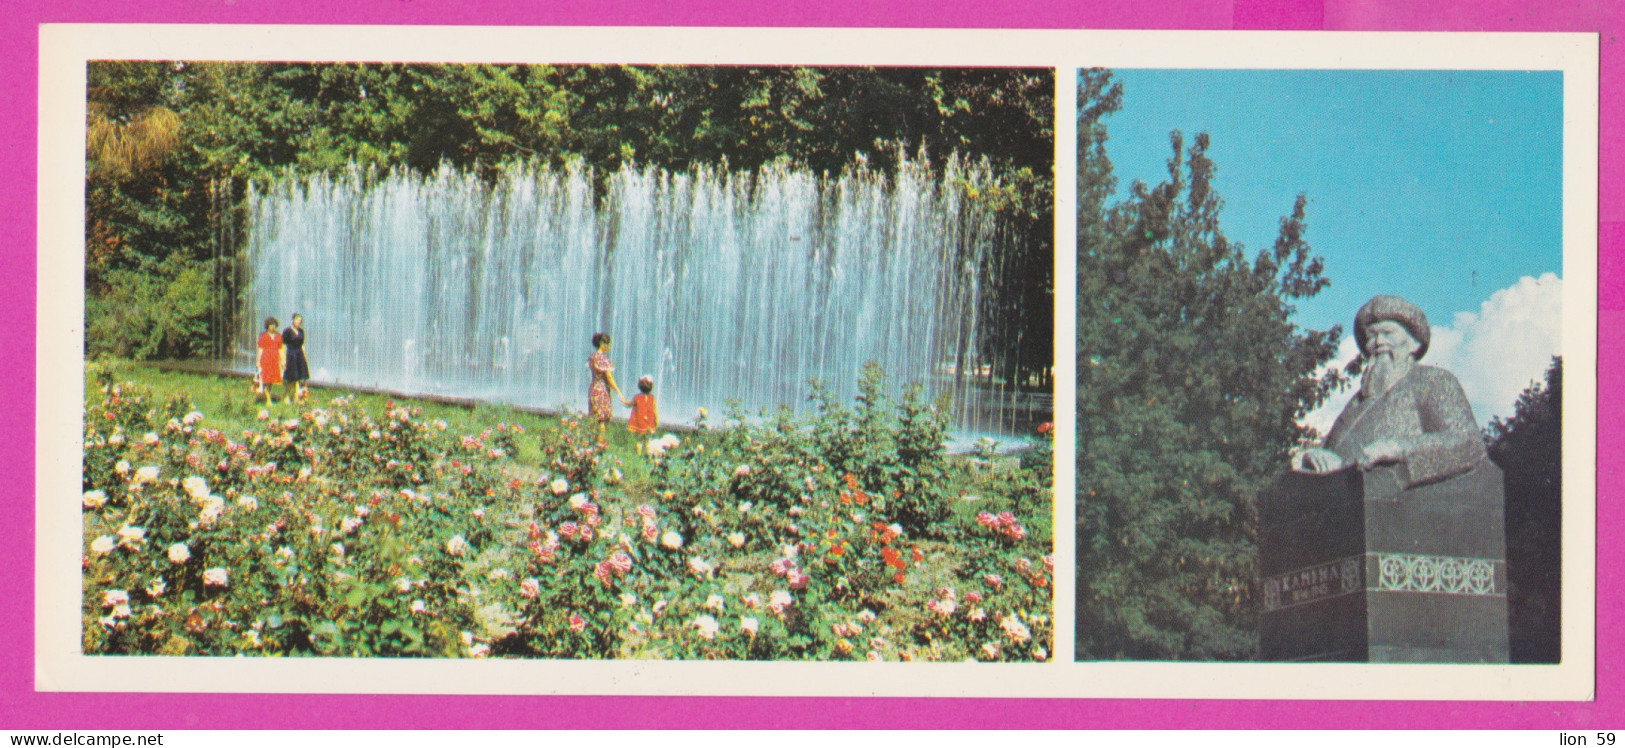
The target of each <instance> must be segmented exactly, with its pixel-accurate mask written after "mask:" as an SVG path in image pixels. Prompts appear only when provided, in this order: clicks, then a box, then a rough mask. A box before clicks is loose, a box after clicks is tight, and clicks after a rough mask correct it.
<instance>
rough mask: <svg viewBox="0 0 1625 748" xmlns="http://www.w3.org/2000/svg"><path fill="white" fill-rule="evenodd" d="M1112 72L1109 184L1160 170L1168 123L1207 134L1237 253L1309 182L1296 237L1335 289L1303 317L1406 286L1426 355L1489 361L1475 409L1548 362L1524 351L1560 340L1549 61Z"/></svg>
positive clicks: (1349, 311) (1262, 238) (1558, 87)
mask: <svg viewBox="0 0 1625 748" xmlns="http://www.w3.org/2000/svg"><path fill="white" fill-rule="evenodd" d="M1114 74H1115V75H1116V77H1117V79H1118V80H1119V81H1121V82H1122V83H1123V88H1124V99H1123V107H1122V109H1121V110H1120V111H1119V112H1117V113H1116V114H1114V115H1112V116H1111V117H1109V118H1108V119H1107V120H1106V125H1107V129H1108V133H1109V140H1108V141H1107V144H1106V148H1107V153H1108V155H1109V156H1110V158H1111V160H1112V164H1113V167H1114V169H1115V171H1116V174H1117V177H1118V180H1119V189H1120V192H1126V191H1127V189H1128V186H1129V184H1131V183H1132V182H1133V180H1135V179H1140V180H1142V181H1145V182H1147V183H1155V182H1157V181H1160V180H1161V179H1163V178H1164V176H1165V174H1166V168H1167V167H1166V162H1167V159H1168V156H1169V153H1170V151H1169V147H1168V133H1169V131H1170V130H1175V129H1178V130H1181V131H1182V132H1184V133H1185V135H1186V142H1187V143H1189V142H1191V140H1192V137H1193V136H1194V135H1195V133H1197V132H1207V133H1208V134H1209V136H1210V137H1211V139H1212V143H1211V146H1210V148H1209V155H1210V157H1211V158H1212V159H1213V160H1214V161H1215V163H1216V164H1217V165H1218V177H1217V182H1216V188H1217V189H1218V191H1219V194H1220V195H1221V196H1222V197H1223V198H1224V200H1225V208H1224V211H1223V212H1222V213H1221V217H1220V221H1221V227H1222V228H1223V230H1224V232H1225V235H1226V236H1227V237H1229V238H1230V239H1231V240H1232V241H1240V242H1242V243H1244V244H1245V245H1246V246H1247V247H1248V248H1249V251H1250V252H1256V251H1257V250H1259V249H1261V248H1264V247H1266V246H1269V245H1270V243H1272V242H1273V241H1274V238H1275V233H1276V228H1277V226H1278V225H1279V222H1280V218H1281V216H1283V215H1285V214H1286V213H1288V212H1290V211H1291V209H1292V202H1293V199H1294V197H1295V196H1296V195H1297V194H1298V193H1299V192H1303V193H1306V194H1307V195H1308V197H1309V205H1308V216H1307V221H1308V224H1309V231H1308V234H1307V239H1308V241H1309V243H1310V244H1311V245H1312V246H1313V247H1314V249H1315V251H1316V253H1317V254H1319V255H1320V256H1322V257H1324V258H1325V260H1326V275H1327V277H1328V278H1330V279H1331V282H1332V285H1331V287H1330V288H1328V289H1327V290H1325V291H1323V292H1322V293H1321V294H1320V295H1318V296H1316V297H1315V298H1313V299H1310V300H1307V301H1303V302H1300V304H1299V310H1298V315H1297V321H1298V323H1299V324H1300V325H1304V326H1306V327H1314V328H1324V327H1327V326H1330V325H1332V324H1342V325H1343V327H1344V330H1345V332H1347V331H1348V328H1349V325H1350V320H1351V319H1352V318H1353V315H1354V312H1355V310H1356V309H1357V308H1358V307H1359V305H1360V304H1361V303H1363V302H1364V301H1365V300H1366V299H1368V298H1370V297H1371V296H1373V295H1375V294H1379V293H1392V294H1398V295H1400V296H1404V297H1406V298H1408V299H1410V300H1411V301H1413V302H1415V303H1417V304H1419V305H1421V306H1422V308H1423V310H1424V311H1425V312H1426V313H1427V315H1428V318H1429V321H1430V322H1431V323H1432V325H1433V326H1434V327H1435V328H1436V330H1437V332H1436V335H1435V338H1436V342H1435V351H1439V354H1438V355H1437V356H1436V355H1435V354H1434V353H1430V354H1429V359H1430V360H1429V361H1428V363H1434V364H1438V365H1443V366H1446V367H1449V368H1452V369H1457V368H1462V367H1471V368H1474V369H1478V368H1487V369H1492V370H1494V372H1495V374H1496V376H1495V377H1493V378H1494V379H1496V380H1498V381H1496V382H1489V381H1486V382H1484V383H1482V384H1483V386H1482V387H1479V388H1478V389H1479V390H1480V391H1479V392H1476V393H1475V391H1474V389H1475V388H1474V386H1472V385H1471V383H1469V382H1467V381H1465V380H1466V379H1467V377H1464V382H1463V384H1464V386H1467V387H1468V390H1469V396H1470V397H1472V398H1473V399H1474V401H1475V406H1478V407H1477V408H1476V410H1478V411H1479V413H1478V416H1479V420H1480V421H1487V420H1488V417H1489V416H1491V415H1508V414H1510V404H1511V403H1510V402H1509V401H1508V396H1507V393H1508V392H1510V393H1511V397H1512V398H1515V397H1516V392H1517V391H1519V390H1521V389H1522V386H1523V385H1525V384H1527V382H1528V381H1529V379H1530V378H1531V377H1533V376H1538V375H1539V374H1540V370H1543V369H1544V364H1543V363H1539V364H1538V365H1536V363H1532V362H1544V361H1545V360H1547V359H1548V358H1549V356H1550V355H1551V354H1552V353H1556V352H1557V348H1556V346H1557V345H1558V341H1557V340H1556V339H1555V337H1556V335H1555V332H1556V330H1557V329H1558V328H1557V327H1556V325H1557V324H1558V320H1555V319H1552V317H1553V316H1554V315H1555V311H1553V310H1554V309H1556V308H1557V307H1554V306H1553V304H1554V303H1556V300H1558V299H1560V298H1561V294H1560V290H1561V285H1560V284H1561V275H1562V270H1563V267H1562V210H1561V206H1562V170H1561V162H1562V75H1561V73H1558V72H1548V71H1536V72H1522V71H1388V70H1379V71H1356V70H1339V71H1327V70H1320V71H1316V70H1309V71H1304V70H1291V71H1280V70H1115V71H1114ZM1547 274H1551V275H1547ZM1525 278H1527V279H1529V280H1528V281H1524V279H1525ZM1498 292H1499V295H1497V294H1498ZM1460 313H1466V314H1468V315H1471V316H1470V317H1462V316H1461V314H1460ZM1440 328H1443V329H1440ZM1441 336H1442V338H1441ZM1491 336H1493V338H1494V339H1490V337H1491ZM1441 343H1442V344H1443V345H1441ZM1441 349H1442V350H1441ZM1508 350H1510V351H1513V352H1514V353H1516V354H1517V355H1516V356H1515V358H1518V359H1519V360H1518V361H1511V362H1509V361H1508V360H1507V359H1506V353H1507V351H1508ZM1346 353H1348V354H1350V355H1352V349H1350V350H1349V351H1346ZM1531 366H1533V367H1534V368H1536V369H1537V370H1536V371H1535V372H1533V373H1532V374H1531V373H1529V372H1528V371H1527V370H1528V369H1529V368H1531Z"/></svg>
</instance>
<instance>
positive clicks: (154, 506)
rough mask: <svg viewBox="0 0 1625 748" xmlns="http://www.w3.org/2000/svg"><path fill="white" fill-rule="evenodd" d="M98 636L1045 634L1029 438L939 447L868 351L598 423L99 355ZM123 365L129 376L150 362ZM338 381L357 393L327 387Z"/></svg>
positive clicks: (923, 644)
mask: <svg viewBox="0 0 1625 748" xmlns="http://www.w3.org/2000/svg"><path fill="white" fill-rule="evenodd" d="M89 369H90V371H89V373H88V374H87V378H86V385H85V391H86V400H85V427H84V439H85V447H84V479H83V483H84V495H83V497H82V503H83V517H84V539H83V543H84V555H83V569H84V576H83V580H84V589H83V603H82V604H83V646H84V650H85V651H86V652H87V653H96V654H164V655H186V654H190V655H216V656H223V655H238V654H244V655H265V656H430V657H532V658H685V659H777V660H797V659H809V660H839V659H850V660H864V659H868V660H884V661H897V660H904V661H907V660H952V661H960V660H966V659H975V660H978V661H1034V660H1045V659H1047V658H1048V657H1049V652H1050V650H1051V649H1052V646H1053V645H1052V621H1053V619H1052V611H1051V589H1052V582H1053V556H1052V555H1051V554H1052V553H1053V550H1052V545H1051V538H1052V530H1051V527H1050V521H1051V519H1050V516H1051V506H1052V501H1051V488H1052V486H1051V472H1050V464H1051V463H1050V460H1051V456H1050V453H1049V449H1048V440H1049V434H1048V431H1049V429H1048V427H1047V426H1041V427H1040V428H1039V431H1040V432H1041V433H1040V435H1039V438H1040V442H1039V449H1037V450H1034V451H1031V452H1028V453H1027V454H1025V455H1023V456H1021V457H999V456H997V455H994V454H992V452H991V450H988V449H981V450H978V451H977V452H976V453H973V454H970V455H963V456H949V455H946V454H945V453H944V449H943V446H942V445H943V443H944V439H943V437H944V429H945V418H944V417H943V415H942V414H941V413H940V412H939V410H938V408H937V406H936V404H934V403H930V402H926V401H925V399H924V397H923V396H922V395H921V394H920V393H919V391H918V389H917V388H914V387H905V388H903V389H902V390H901V394H900V395H898V396H896V397H895V398H894V397H888V395H887V394H886V393H887V391H888V390H887V383H886V382H885V381H884V379H883V377H882V376H881V374H880V373H879V372H878V371H877V370H875V369H873V368H870V369H867V370H866V371H865V372H864V374H863V376H862V380H861V382H860V386H859V395H858V397H857V399H856V401H855V402H853V403H842V402H838V401H837V400H836V398H835V397H834V396H833V395H831V394H829V392H828V391H827V390H825V389H823V388H822V387H816V386H815V387H814V392H815V395H814V405H815V407H814V409H813V411H812V412H811V414H810V415H807V416H803V417H796V416H791V415H789V414H782V415H778V416H758V417H747V414H744V413H739V412H733V413H729V414H727V415H726V416H724V417H722V418H720V419H716V418H715V416H714V415H711V414H706V413H703V412H702V413H701V414H700V415H699V419H698V428H697V429H695V430H693V431H684V432H680V433H671V432H667V433H665V434H664V435H662V436H659V437H657V438H655V439H651V440H648V441H647V442H646V443H643V444H637V443H635V442H634V440H633V438H632V436H631V435H629V434H626V433H624V432H622V433H617V434H613V435H612V436H613V437H614V438H612V439H611V440H610V443H609V445H608V446H607V447H606V446H600V445H599V443H598V440H597V433H596V427H589V426H583V425H582V423H581V421H580V420H578V419H577V418H572V417H569V416H568V415H566V416H564V417H543V416H537V415H532V414H528V413H522V412H519V411H512V410H507V409H502V408H490V407H485V406H481V407H479V408H476V409H473V410H465V409H461V408H456V407H448V406H444V405H437V404H434V403H411V402H405V401H399V400H396V401H386V399H385V398H384V397H383V396H372V395H344V394H342V393H337V392H335V391H333V390H318V391H317V392H316V393H313V394H314V396H313V397H312V398H311V399H310V400H309V401H308V402H307V403H306V404H303V405H292V404H278V405H275V406H273V407H272V408H270V409H262V408H260V407H259V406H258V405H255V404H253V403H252V402H250V401H249V397H248V396H247V395H246V394H241V393H239V391H238V385H239V384H240V382H237V381H234V380H230V379H224V378H215V377H208V376H197V375H185V376H180V375H173V374H162V375H160V374H159V373H157V372H156V371H155V370H152V369H149V368H146V367H142V366H137V365H129V364H92V365H91V366H90V367H89ZM132 380H139V381H140V382H141V383H138V381H132ZM335 395H339V396H335Z"/></svg>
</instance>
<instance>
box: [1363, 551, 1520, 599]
mask: <svg viewBox="0 0 1625 748" xmlns="http://www.w3.org/2000/svg"><path fill="white" fill-rule="evenodd" d="M1371 557H1372V559H1373V560H1375V561H1376V567H1377V569H1376V570H1377V573H1376V575H1375V576H1376V578H1375V579H1374V580H1372V581H1374V582H1375V584H1374V585H1372V586H1371V588H1372V589H1375V590H1383V591H1390V592H1436V593H1442V594H1447V595H1505V594H1506V583H1505V581H1504V580H1505V578H1506V574H1505V571H1504V569H1503V568H1498V567H1504V566H1505V565H1506V562H1505V561H1496V560H1492V559H1487V558H1459V557H1455V556H1416V555H1410V554H1404V553H1373V554H1371Z"/></svg>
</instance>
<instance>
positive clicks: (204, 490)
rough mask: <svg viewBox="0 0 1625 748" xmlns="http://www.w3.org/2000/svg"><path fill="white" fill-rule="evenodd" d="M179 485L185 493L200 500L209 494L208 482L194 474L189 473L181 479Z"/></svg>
mask: <svg viewBox="0 0 1625 748" xmlns="http://www.w3.org/2000/svg"><path fill="white" fill-rule="evenodd" d="M181 487H182V488H185V489H186V493H187V495H189V496H191V497H192V498H194V499H199V500H201V499H202V498H203V497H205V496H208V495H209V482H208V481H206V480H204V479H203V478H201V477H198V476H196V475H189V476H187V477H186V480H183V481H181Z"/></svg>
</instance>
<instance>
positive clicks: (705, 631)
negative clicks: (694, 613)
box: [693, 616, 721, 639]
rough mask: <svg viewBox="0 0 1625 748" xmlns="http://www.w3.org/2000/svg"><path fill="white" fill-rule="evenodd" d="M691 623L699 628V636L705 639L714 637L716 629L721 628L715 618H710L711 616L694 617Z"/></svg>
mask: <svg viewBox="0 0 1625 748" xmlns="http://www.w3.org/2000/svg"><path fill="white" fill-rule="evenodd" d="M693 623H694V628H697V629H699V631H700V636H701V637H703V638H705V639H712V638H715V637H716V635H717V630H718V629H720V628H721V626H719V625H718V624H717V619H715V618H712V617H711V616H700V617H698V618H695V619H694V621H693Z"/></svg>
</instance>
